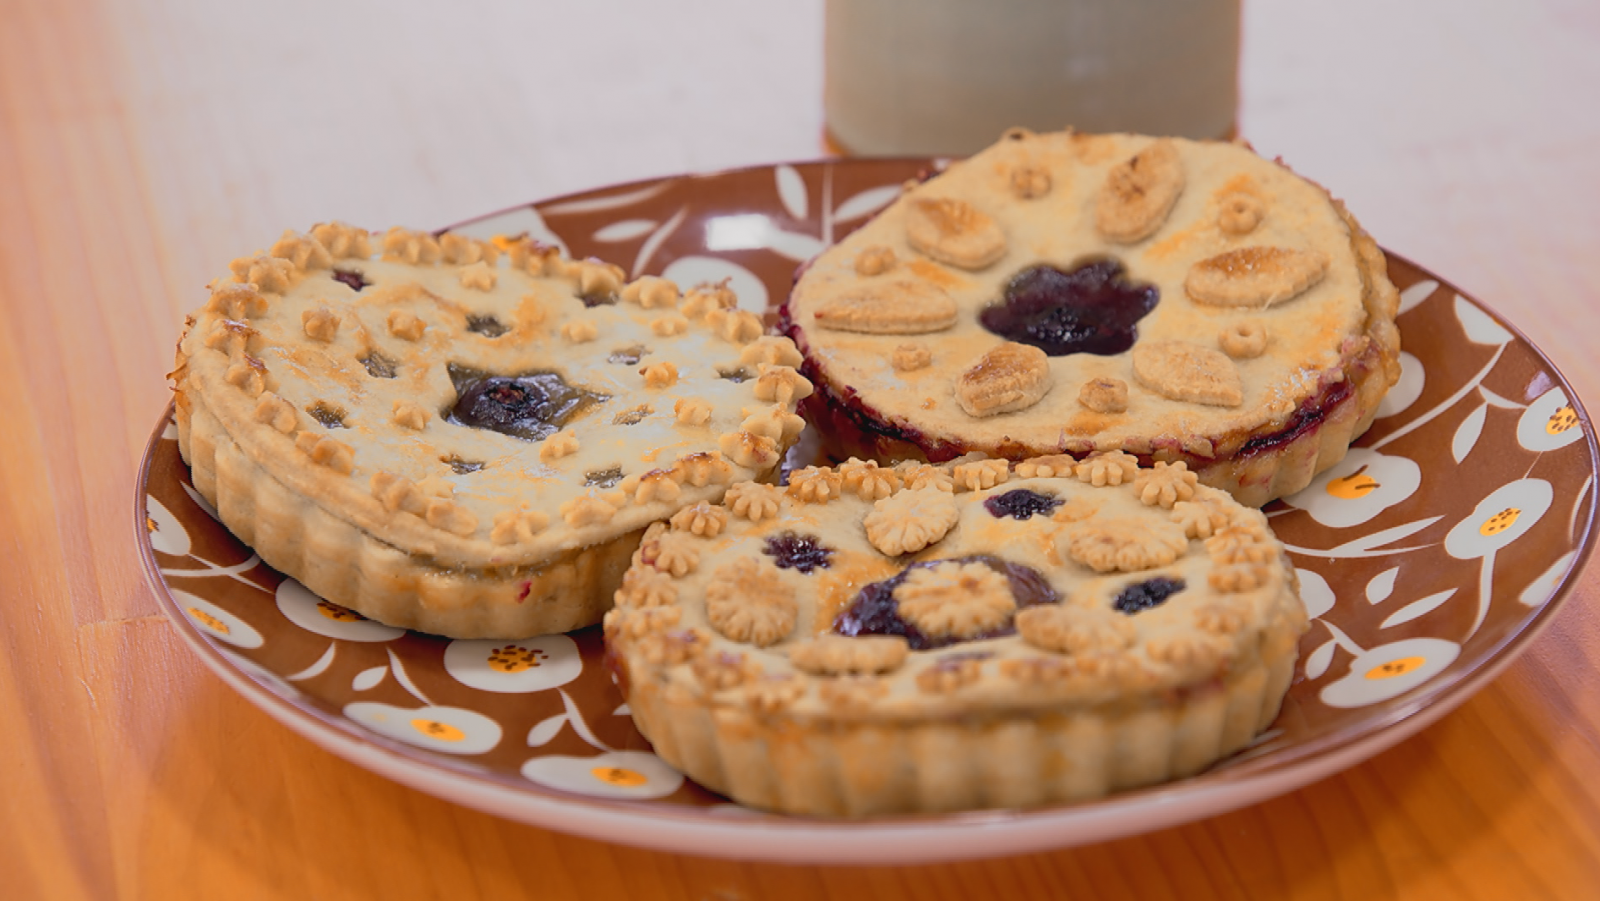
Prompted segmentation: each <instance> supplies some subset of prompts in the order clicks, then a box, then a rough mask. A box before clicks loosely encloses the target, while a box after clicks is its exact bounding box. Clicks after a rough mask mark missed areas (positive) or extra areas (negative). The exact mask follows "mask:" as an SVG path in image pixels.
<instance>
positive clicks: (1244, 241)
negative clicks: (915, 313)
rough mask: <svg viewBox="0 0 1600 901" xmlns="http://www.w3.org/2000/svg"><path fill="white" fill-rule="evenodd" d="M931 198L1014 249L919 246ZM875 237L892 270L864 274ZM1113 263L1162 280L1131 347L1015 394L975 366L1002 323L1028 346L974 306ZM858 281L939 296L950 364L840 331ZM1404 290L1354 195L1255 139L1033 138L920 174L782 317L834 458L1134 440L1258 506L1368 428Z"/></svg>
mask: <svg viewBox="0 0 1600 901" xmlns="http://www.w3.org/2000/svg"><path fill="white" fill-rule="evenodd" d="M1135 161H1137V164H1136V163H1135ZM1019 172H1026V173H1028V174H1027V176H1026V177H1025V178H1024V179H1023V182H1024V183H1025V184H1026V185H1027V186H1028V187H1027V189H1026V190H1020V191H1019V189H1018V187H1017V181H1016V179H1017V178H1018V177H1019V176H1018V175H1017V173H1019ZM1041 174H1042V175H1047V176H1048V178H1043V177H1039V176H1040V175H1041ZM1035 188H1041V189H1042V192H1041V191H1039V190H1035ZM930 203H933V204H935V205H936V206H938V208H940V209H943V208H945V207H951V208H956V207H954V206H953V205H954V204H957V203H960V204H964V205H965V206H964V207H960V208H961V209H968V210H971V211H973V212H974V213H976V214H981V216H982V217H984V218H983V219H982V220H974V221H977V222H981V223H990V222H992V224H993V228H994V230H995V231H996V232H998V233H999V234H1000V235H1002V236H1003V237H1004V241H1003V242H1002V244H1000V245H995V246H1000V248H1001V249H1000V251H999V254H998V256H995V257H994V258H993V259H992V260H988V261H987V262H985V263H984V264H983V265H982V266H979V267H976V268H973V267H971V266H967V265H963V264H962V263H960V262H953V261H952V260H950V259H946V258H941V257H940V255H939V253H938V252H930V251H929V250H928V249H927V247H926V246H924V245H923V244H922V243H919V241H916V240H912V238H911V237H910V236H911V235H912V234H914V233H919V232H918V229H920V228H922V227H924V226H925V225H926V222H925V221H924V220H927V219H929V214H928V210H929V209H931V208H932V207H929V206H928V204H930ZM948 218H950V219H951V221H965V218H964V217H957V216H951V217H948ZM968 218H970V217H968ZM941 221H942V220H941ZM919 223H920V224H919ZM975 228H976V227H975ZM988 230H989V226H988V224H983V226H982V228H978V229H977V231H980V232H984V233H987V232H988ZM868 248H871V249H872V251H873V254H874V255H875V256H888V255H892V256H893V257H894V258H895V259H896V260H897V261H898V262H897V264H896V265H895V266H894V268H893V269H892V270H889V272H887V273H884V274H878V275H873V276H870V277H868V276H863V275H861V274H860V273H859V272H858V271H857V267H856V261H857V260H858V259H859V258H860V257H861V256H862V254H863V253H864V252H865V250H866V249H868ZM1101 257H1110V258H1112V259H1114V260H1116V261H1118V262H1120V263H1121V264H1122V265H1123V266H1124V267H1125V269H1126V278H1127V279H1128V280H1130V281H1132V282H1135V283H1139V284H1148V285H1152V286H1154V287H1155V288H1156V290H1157V292H1158V297H1159V299H1158V300H1157V302H1156V304H1155V307H1154V309H1153V310H1152V311H1151V312H1150V313H1149V314H1148V315H1146V316H1144V317H1143V318H1141V319H1139V320H1138V322H1137V341H1136V343H1134V344H1133V345H1132V347H1131V348H1130V349H1128V350H1125V351H1121V352H1116V353H1106V354H1097V353H1090V352H1079V353H1068V354H1064V355H1061V356H1051V357H1047V359H1046V360H1044V363H1043V365H1044V367H1045V368H1044V370H1043V371H1040V372H1039V373H1038V375H1037V376H1036V378H1035V380H1033V381H1031V382H1030V388H1029V390H1028V391H1027V392H1026V393H1024V394H1019V395H1018V396H1017V397H1016V398H1015V400H1014V402H1011V403H997V402H992V401H988V400H987V399H986V397H985V396H984V395H982V394H980V393H978V392H975V391H974V389H973V387H972V386H970V385H968V384H966V383H964V382H963V381H962V380H961V378H960V376H961V374H962V373H965V372H968V371H971V370H973V369H976V368H979V367H980V363H981V361H983V360H985V359H986V355H989V354H991V353H992V352H994V351H995V350H996V348H999V347H1002V346H1004V345H1005V344H1007V342H1008V338H1009V339H1010V340H1018V341H1020V340H1023V339H1022V338H1020V337H1017V336H1016V335H1014V334H1013V335H1001V334H997V333H995V332H991V331H989V330H988V329H986V328H985V327H984V326H983V324H982V323H981V322H980V319H979V313H980V312H981V311H983V310H984V309H986V308H988V307H989V306H990V305H992V304H995V303H997V302H999V301H1000V300H1001V298H1002V296H1003V292H1004V290H1005V289H1006V286H1007V285H1008V284H1009V283H1010V282H1011V281H1012V279H1013V278H1014V277H1016V276H1017V275H1018V274H1019V273H1022V272H1024V271H1026V270H1028V269H1030V268H1031V267H1034V266H1038V265H1051V266H1055V267H1057V268H1061V269H1071V268H1073V267H1074V266H1077V265H1079V264H1080V263H1081V262H1082V261H1084V260H1086V259H1093V258H1101ZM984 259H987V257H985V258H984ZM863 290H866V291H870V292H871V294H872V296H873V297H874V298H875V299H876V304H877V307H876V308H877V309H890V308H897V307H899V306H904V307H905V308H906V309H908V310H911V309H917V308H919V305H918V303H917V302H916V301H915V300H914V299H913V294H914V293H915V292H921V293H925V294H930V295H931V294H937V296H938V297H939V298H940V305H939V311H940V312H939V316H938V317H937V318H935V317H931V316H930V317H928V318H927V319H925V320H924V321H923V322H922V323H921V324H920V325H919V326H918V333H917V338H916V343H917V345H918V346H919V348H925V349H926V350H927V353H928V355H929V357H930V358H931V359H932V360H935V361H937V364H936V365H935V366H932V367H926V368H913V367H909V366H907V365H905V363H906V362H908V361H910V360H911V359H912V358H910V357H909V356H907V355H904V354H898V355H897V353H896V348H898V347H899V346H900V345H902V344H904V343H905V340H904V338H901V337H895V336H893V335H890V334H881V333H880V334H871V333H865V332H859V331H858V332H845V331H840V330H839V329H837V328H831V327H829V326H828V325H827V323H826V322H825V319H826V316H825V315H822V314H823V313H824V311H826V310H828V309H831V307H832V305H834V304H836V303H837V302H839V301H840V299H841V298H848V297H853V296H861V294H860V292H861V291H863ZM946 301H948V303H947V302H946ZM1398 302H1399V295H1398V292H1397V291H1396V290H1395V288H1394V286H1393V285H1392V284H1391V283H1390V282H1389V280H1388V278H1387V275H1386V273H1385V262H1384V259H1383V255H1382V253H1381V252H1380V251H1379V250H1378V249H1377V246H1376V244H1374V243H1373V242H1372V240H1371V238H1370V237H1368V236H1367V235H1366V233H1365V232H1364V231H1362V229H1361V227H1360V225H1359V224H1358V223H1357V222H1356V221H1355V220H1354V219H1353V218H1352V217H1351V216H1350V215H1349V213H1348V212H1347V211H1346V210H1345V209H1344V207H1343V206H1342V205H1341V204H1340V203H1338V202H1337V201H1335V200H1333V199H1332V198H1331V197H1330V196H1329V195H1328V193H1327V192H1326V191H1325V190H1323V189H1322V188H1321V187H1320V186H1318V185H1316V184H1313V183H1311V182H1309V181H1307V180H1305V179H1303V178H1300V177H1298V176H1296V175H1295V174H1293V173H1292V172H1290V171H1289V170H1288V169H1287V168H1286V167H1284V166H1282V165H1280V164H1278V163H1274V162H1271V161H1268V160H1264V159H1261V158H1260V157H1259V156H1257V155H1256V154H1254V153H1253V152H1252V151H1250V150H1249V149H1248V148H1245V147H1243V146H1240V145H1237V144H1229V143H1210V142H1193V141H1184V140H1179V139H1160V140H1156V139H1152V138H1148V137H1144V136H1139V135H1085V134H1071V133H1062V134H1031V133H1028V134H1022V135H1021V136H1020V137H1015V138H1012V139H1009V140H1003V141H1001V142H1000V143H998V144H996V145H994V146H992V147H990V148H988V149H986V150H984V151H982V152H980V153H979V154H977V155H976V156H974V157H972V158H970V159H968V160H965V161H960V162H956V163H952V164H951V165H950V166H949V167H948V168H947V169H945V170H944V171H943V172H942V173H941V174H939V175H938V176H937V177H935V178H933V179H931V180H929V181H927V182H923V183H918V184H913V185H911V186H909V187H908V188H907V190H906V192H905V193H904V194H903V195H902V196H901V198H900V199H899V200H898V201H897V202H895V203H894V204H891V205H890V206H888V207H887V208H885V209H884V211H883V212H881V213H880V214H879V215H878V216H877V217H876V218H874V219H873V220H872V221H871V222H868V223H867V224H866V225H864V226H863V227H862V228H860V229H858V230H856V231H855V232H853V233H851V234H850V235H849V236H847V237H846V238H845V239H844V240H842V241H841V242H839V244H838V245H836V246H835V247H834V248H831V249H829V250H828V251H825V252H824V253H823V254H821V255H820V256H819V257H817V258H816V259H815V260H813V261H812V262H811V263H810V264H809V265H808V266H807V267H806V269H805V271H804V273H803V274H802V275H801V277H800V279H799V281H798V282H797V283H796V286H795V289H794V291H793V292H792V294H791V296H790V298H789V299H788V301H787V302H786V303H785V304H784V306H783V308H782V310H781V313H780V325H781V327H782V328H783V329H784V330H785V332H786V333H787V334H788V335H790V336H791V337H792V338H794V339H795V342H796V344H797V346H799V347H800V349H801V351H802V352H803V353H804V354H805V357H806V361H805V363H804V364H803V366H802V372H803V373H804V374H805V375H806V377H807V378H808V379H809V380H810V381H811V382H812V383H813V385H814V386H815V393H814V394H813V396H812V397H810V398H809V399H808V400H807V401H806V402H805V403H804V405H803V407H804V412H805V413H806V415H807V418H808V419H809V420H810V421H812V422H815V423H817V424H818V425H819V426H820V427H821V431H822V433H823V436H824V438H823V441H824V450H825V452H827V453H829V454H830V455H832V456H833V457H835V458H838V459H842V458H844V457H846V456H859V457H863V458H867V457H871V458H875V459H880V460H884V461H890V460H897V459H904V458H908V457H909V458H916V459H924V460H930V461H934V462H942V461H945V460H949V459H951V458H953V457H956V456H959V455H961V454H963V453H968V452H981V453H983V454H987V455H989V456H995V457H1007V458H1010V459H1013V460H1020V459H1025V458H1027V457H1033V456H1041V455H1046V454H1053V453H1068V454H1072V455H1074V456H1077V457H1082V456H1085V455H1087V454H1091V453H1096V452H1104V451H1111V450H1122V451H1126V452H1128V453H1131V454H1134V455H1136V456H1137V457H1138V458H1139V459H1140V461H1141V462H1144V463H1149V462H1151V461H1168V462H1175V461H1179V460H1182V461H1185V462H1187V463H1188V464H1189V468H1190V469H1191V471H1193V472H1195V473H1196V474H1198V475H1199V477H1200V479H1201V481H1202V482H1203V483H1204V484H1207V485H1211V486H1213V487H1219V488H1222V489H1224V490H1227V491H1229V492H1231V493H1233V494H1234V495H1235V496H1236V497H1237V498H1238V499H1239V500H1241V501H1242V502H1244V503H1246V504H1249V505H1259V504H1263V503H1265V502H1266V501H1268V500H1271V499H1272V498H1275V497H1279V496H1282V495H1284V494H1287V493H1291V492H1293V491H1296V490H1298V489H1300V488H1303V487H1304V486H1305V485H1306V484H1309V482H1310V481H1311V479H1312V478H1313V477H1314V476H1315V474H1316V473H1317V472H1318V471H1320V470H1322V469H1326V468H1327V467H1329V466H1332V465H1333V464H1334V463H1336V462H1338V460H1339V459H1341V458H1342V457H1343V454H1344V452H1345V450H1346V449H1347V448H1348V446H1349V444H1350V442H1351V441H1352V440H1354V439H1355V438H1356V437H1357V436H1359V435H1360V433H1361V432H1362V431H1364V430H1365V429H1366V428H1367V426H1368V425H1369V424H1370V422H1371V420H1372V417H1373V416H1374V415H1375V413H1376V410H1377V406H1378V402H1379V401H1380V400H1381V399H1382V397H1383V395H1384V393H1385V392H1386V391H1387V390H1388V389H1389V386H1390V385H1392V384H1393V383H1394V382H1395V381H1396V380H1397V379H1398V376H1399V367H1398V360H1399V349H1400V343H1399V332H1398V330H1397V329H1396V328H1395V326H1394V319H1395V315H1396V313H1397V310H1398ZM952 303H953V305H954V312H953V314H952V313H951V312H950V310H951V307H950V304H952ZM946 323H947V324H946ZM1041 353H1042V351H1041ZM919 354H920V350H919ZM974 400H978V401H979V402H978V403H974V402H973V401H974ZM1308 422H1315V423H1317V426H1316V427H1314V428H1308V427H1306V423H1308Z"/></svg>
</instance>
